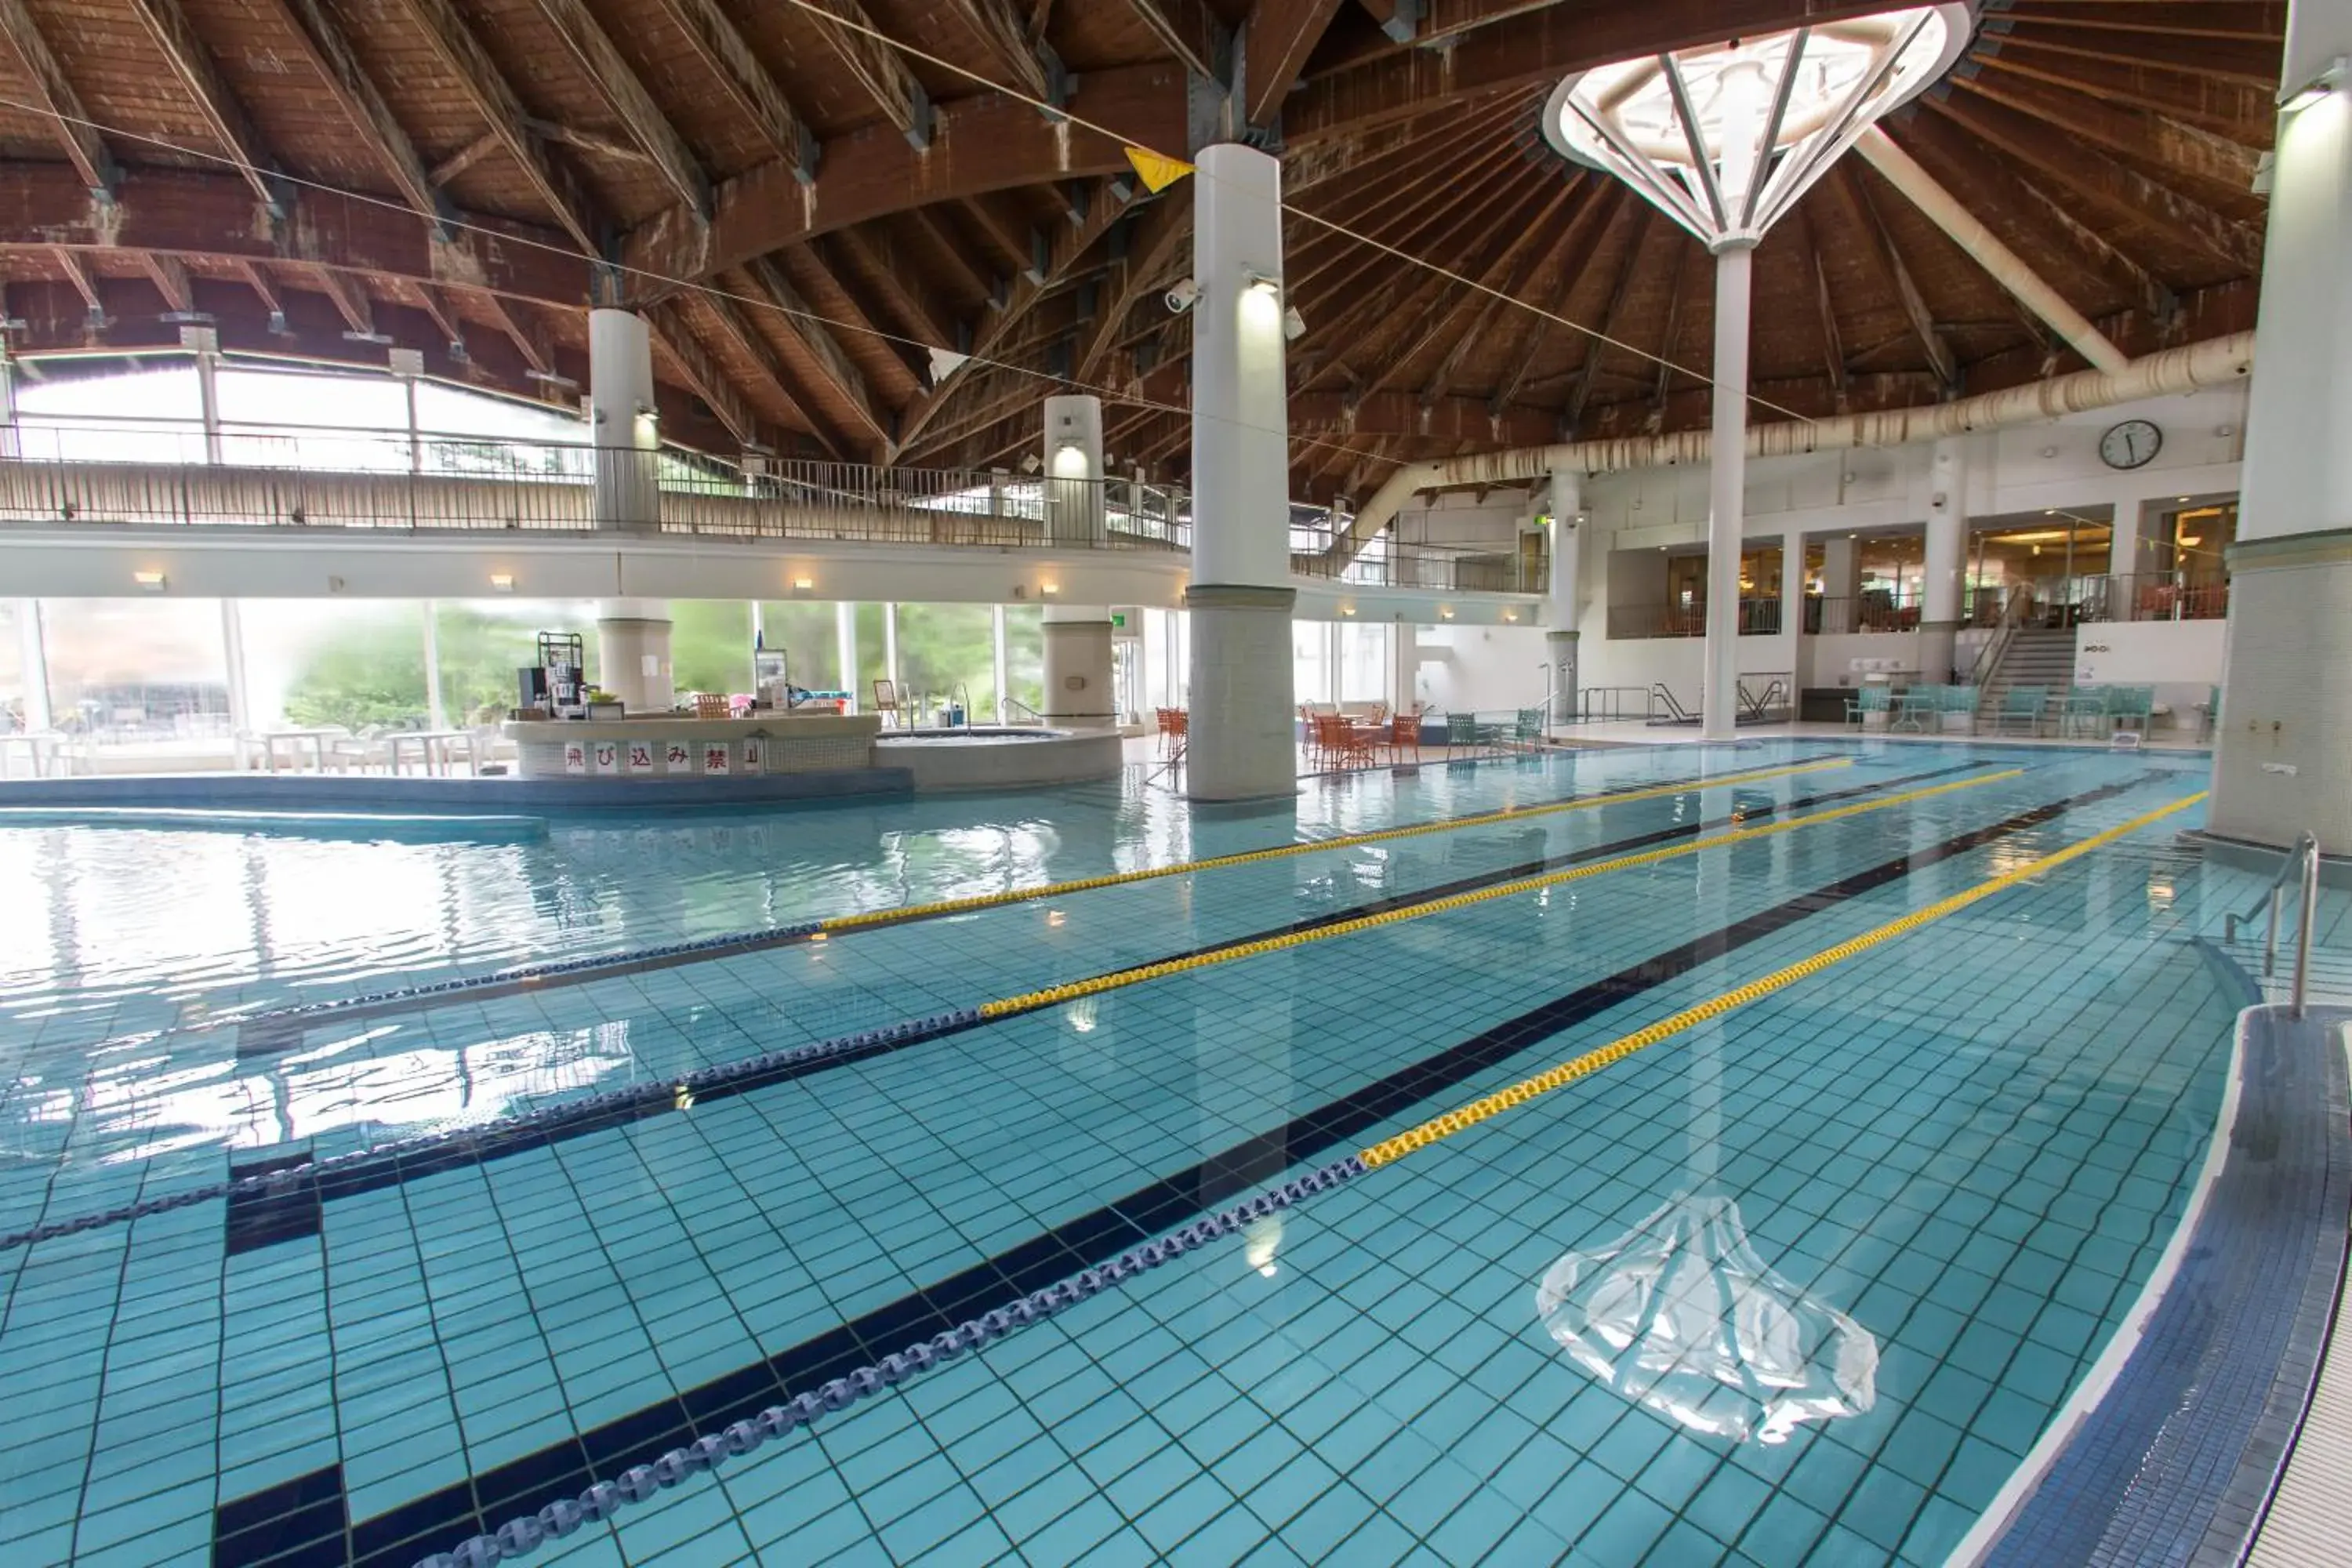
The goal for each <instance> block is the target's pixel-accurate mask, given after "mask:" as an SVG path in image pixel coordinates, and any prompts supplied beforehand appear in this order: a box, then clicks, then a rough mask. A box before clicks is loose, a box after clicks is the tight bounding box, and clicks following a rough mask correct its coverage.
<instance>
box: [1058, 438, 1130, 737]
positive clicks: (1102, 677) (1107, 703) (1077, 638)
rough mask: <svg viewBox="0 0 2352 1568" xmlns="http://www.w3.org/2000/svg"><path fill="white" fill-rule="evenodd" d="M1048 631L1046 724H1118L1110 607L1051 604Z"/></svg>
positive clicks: (1084, 726)
mask: <svg viewBox="0 0 2352 1568" xmlns="http://www.w3.org/2000/svg"><path fill="white" fill-rule="evenodd" d="M1087 401H1088V402H1092V401H1093V399H1091V398H1089V399H1087ZM1110 633H1111V625H1110V610H1109V608H1108V606H1107V605H1046V606H1045V704H1044V706H1043V707H1042V708H1041V709H1040V710H1039V711H1040V713H1041V715H1042V716H1043V717H1044V719H1045V722H1046V723H1048V724H1068V725H1072V726H1075V727H1076V728H1078V729H1082V730H1108V729H1111V728H1113V727H1115V726H1116V725H1117V724H1118V712H1117V711H1116V707H1117V702H1116V699H1115V698H1114V695H1113V693H1112V690H1111V656H1110Z"/></svg>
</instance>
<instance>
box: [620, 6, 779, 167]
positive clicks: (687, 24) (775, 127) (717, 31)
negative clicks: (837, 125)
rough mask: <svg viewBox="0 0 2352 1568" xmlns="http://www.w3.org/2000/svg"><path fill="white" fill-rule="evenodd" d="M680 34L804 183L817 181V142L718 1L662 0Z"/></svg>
mask: <svg viewBox="0 0 2352 1568" xmlns="http://www.w3.org/2000/svg"><path fill="white" fill-rule="evenodd" d="M657 3H658V4H659V5H660V6H661V8H662V10H663V11H665V12H666V13H667V14H668V16H669V19H670V20H671V21H672V22H673V23H675V24H676V25H677V30H678V34H679V36H680V37H684V38H685V39H686V41H687V44H688V47H691V48H692V49H693V50H694V52H695V53H696V54H697V55H698V56H699V57H700V58H701V60H702V63H703V66H704V68H706V69H708V70H709V72H710V74H711V76H712V78H713V79H716V80H717V81H718V83H719V88H720V89H721V90H722V91H724V92H725V93H726V94H727V97H728V99H729V100H730V101H731V102H733V104H734V105H735V108H736V110H737V111H738V112H740V114H741V115H742V116H743V118H744V119H745V120H746V121H750V122H751V126H752V128H753V129H755V130H757V131H758V132H759V133H760V139H761V141H763V142H766V143H767V144H768V151H769V152H770V153H773V154H774V155H775V157H776V159H777V161H778V162H780V163H783V164H784V165H785V166H787V167H788V168H790V169H791V170H792V171H793V175H794V176H795V177H796V178H797V179H798V180H799V181H800V183H801V184H803V185H809V184H814V183H815V181H816V160H817V142H816V137H815V135H814V132H811V131H810V130H809V128H808V123H807V121H803V119H802V118H801V117H800V114H799V112H798V111H797V110H794V109H793V104H792V100H790V99H789V98H787V97H785V96H784V89H782V87H780V86H779V85H777V82H776V79H775V77H774V76H773V75H772V73H771V72H770V71H769V69H768V68H767V67H766V66H765V65H764V64H762V63H761V60H760V57H759V56H758V54H756V53H755V52H753V50H752V48H751V45H750V44H749V43H747V42H746V41H745V40H744V37H743V35H742V34H741V33H740V32H739V31H737V30H736V27H735V24H734V23H732V22H730V21H729V20H728V19H727V13H726V12H725V11H724V10H722V9H721V8H720V7H719V0H657Z"/></svg>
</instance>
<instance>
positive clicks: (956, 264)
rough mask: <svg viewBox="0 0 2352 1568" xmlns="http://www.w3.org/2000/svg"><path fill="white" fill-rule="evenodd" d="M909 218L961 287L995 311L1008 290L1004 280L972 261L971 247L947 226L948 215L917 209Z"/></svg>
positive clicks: (936, 209)
mask: <svg viewBox="0 0 2352 1568" xmlns="http://www.w3.org/2000/svg"><path fill="white" fill-rule="evenodd" d="M906 216H907V221H908V223H910V224H912V225H913V226H914V227H915V228H916V229H917V230H919V232H920V233H921V234H922V236H923V237H924V238H926V239H928V240H929V241H930V242H931V248H932V249H934V250H936V251H937V252H939V254H940V256H941V257H943V258H945V259H946V262H947V270H948V272H949V273H950V275H951V276H952V277H953V278H954V279H955V280H956V281H957V282H959V283H961V284H962V286H963V288H964V290H965V291H966V292H967V293H972V294H977V295H979V296H980V297H981V298H982V300H986V301H987V302H988V304H989V305H990V307H991V308H993V307H994V306H995V304H996V302H997V300H998V299H999V298H1000V297H1001V296H1002V295H1003V293H1004V291H1005V290H1004V287H1003V280H1002V279H1001V278H1000V277H999V276H998V275H997V274H995V273H993V272H988V271H983V270H982V268H981V267H980V266H979V264H978V263H976V262H975V261H974V260H973V259H972V257H971V247H970V246H968V245H966V244H965V243H964V242H963V239H962V237H961V236H959V235H958V234H957V233H956V232H955V231H954V230H953V229H951V228H950V227H948V226H947V223H946V219H945V215H944V214H942V213H941V212H940V210H939V209H938V208H936V207H916V208H913V209H912V210H910V211H909V212H908V214H907V215H906Z"/></svg>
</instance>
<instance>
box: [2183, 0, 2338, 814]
mask: <svg viewBox="0 0 2352 1568" xmlns="http://www.w3.org/2000/svg"><path fill="white" fill-rule="evenodd" d="M2343 55H2352V0H2294V3H2293V4H2291V5H2289V6H2288V7H2287V21H2286V57H2285V65H2284V70H2283V72H2282V74H2281V77H2280V82H2281V85H2282V87H2284V89H2285V91H2286V93H2287V94H2288V97H2289V107H2287V108H2285V109H2284V110H2282V111H2281V112H2280V115H2279V122H2278V142H2277V148H2276V150H2275V152H2274V153H2273V160H2272V165H2271V198H2270V224H2269V227H2268V229H2267V231H2266V233H2265V237H2264V239H2263V289H2262V305H2261V313H2260V315H2259V317H2258V319H2257V324H2256V326H2255V329H2254V363H2255V364H2256V366H2257V367H2258V368H2257V370H2256V373H2255V374H2254V378H2253V386H2252V392H2251V394H2250V395H2249V399H2248V405H2247V411H2246V458H2245V468H2244V482H2243V489H2242V492H2241V494H2240V500H2239V512H2238V543H2237V545H2236V547H2235V548H2234V549H2232V550H2231V552H2230V574H2231V579H2230V618H2229V628H2228V631H2227V633H2226V637H2227V641H2226V644H2225V647H2226V651H2225V653H2224V655H2223V660H2222V668H2223V670H2224V672H2225V673H2224V675H2223V677H2222V689H2221V719H2220V721H2219V722H2218V723H2217V724H2216V726H2215V729H2214V751H2213V799H2212V803H2211V805H2210V807H2209V808H2208V824H2209V826H2210V827H2211V829H2212V831H2213V832H2215V833H2217V834H2221V835H2223V836H2225V837H2232V838H2242V839H2248V840H2251V841H2252V842H2255V843H2260V844H2268V845H2275V846H2279V847H2284V846H2286V845H2289V844H2292V843H2294V838H2295V836H2296V835H2297V834H2298V833H2301V832H2304V831H2306V830H2308V831H2310V832H2312V833H2315V834H2316V835H2318V837H2319V845H2320V847H2321V848H2322V849H2323V850H2325V851H2326V852H2327V853H2328V854H2331V855H2346V854H2352V790H2347V789H2346V788H2345V787H2344V781H2345V779H2346V778H2347V776H2352V442H2347V441H2346V440H2345V438H2344V432H2345V431H2346V430H2347V429H2352V379H2348V378H2347V377H2346V376H2345V374H2343V372H2344V360H2345V347H2344V345H2345V344H2346V342H2347V341H2352V268H2347V267H2346V266H2345V265H2344V258H2345V256H2346V255H2347V254H2352V199H2347V193H2352V83H2347V84H2337V85H2336V86H2334V87H2333V89H2331V90H2325V91H2322V92H2320V93H2319V94H2318V95H2317V96H2316V97H2315V98H2312V99H2310V100H2308V101H2299V100H2298V99H2297V97H2296V96H2295V95H2298V94H2301V93H2303V91H2304V89H2305V88H2307V87H2310V86H2312V85H2315V84H2317V83H2318V82H2319V79H2320V78H2321V76H2322V74H2323V73H2325V72H2326V70H2327V69H2328V67H2329V62H2330V61H2332V60H2333V59H2335V58H2336V57H2338V56H2343Z"/></svg>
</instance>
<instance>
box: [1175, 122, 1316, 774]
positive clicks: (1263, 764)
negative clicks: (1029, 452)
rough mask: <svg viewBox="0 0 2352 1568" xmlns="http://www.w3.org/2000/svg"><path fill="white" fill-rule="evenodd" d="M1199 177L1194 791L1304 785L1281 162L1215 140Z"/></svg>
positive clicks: (1189, 770) (1190, 754)
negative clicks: (1294, 703)
mask: <svg viewBox="0 0 2352 1568" xmlns="http://www.w3.org/2000/svg"><path fill="white" fill-rule="evenodd" d="M1198 167H1199V174H1198V177H1197V178H1195V179H1194V181H1193V183H1192V184H1193V198H1192V199H1193V203H1194V217H1193V225H1192V280H1193V281H1194V282H1195V283H1196V284H1197V285H1198V286H1199V288H1200V295H1199V298H1198V300H1196V302H1195V303H1194V305H1193V307H1192V586H1191V587H1190V588H1188V589H1187V590H1186V591H1185V595H1184V603H1185V606H1186V608H1187V609H1189V610H1190V611H1191V612H1192V680H1191V689H1192V696H1191V718H1190V721H1189V722H1190V730H1191V738H1190V741H1189V742H1188V745H1187V751H1186V758H1187V760H1186V764H1185V769H1184V786H1185V793H1186V794H1187V795H1191V796H1192V798H1193V799H1195V800H1251V799H1259V798H1264V797H1268V796H1274V795H1292V794H1294V793H1296V791H1297V772H1298V767H1297V750H1296V746H1295V743H1294V741H1293V736H1292V727H1291V668H1290V664H1291V648H1290V611H1291V606H1292V605H1293V603H1294V602H1295V601H1296V599H1297V593H1296V592H1295V591H1294V590H1293V589H1292V588H1291V586H1290V416H1289V405H1288V397H1287V391H1286V385H1285V383H1284V378H1283V336H1282V312H1283V296H1282V283H1281V279H1282V177H1281V165H1280V164H1279V163H1276V161H1275V160H1274V159H1273V158H1271V157H1269V156H1267V155H1266V154H1265V153H1261V152H1259V151H1257V150H1256V149H1255V148H1254V147H1244V146H1239V145H1234V144H1226V145H1220V146H1214V147H1207V148H1203V149H1202V152H1201V154H1200V157H1199V160H1198Z"/></svg>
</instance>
